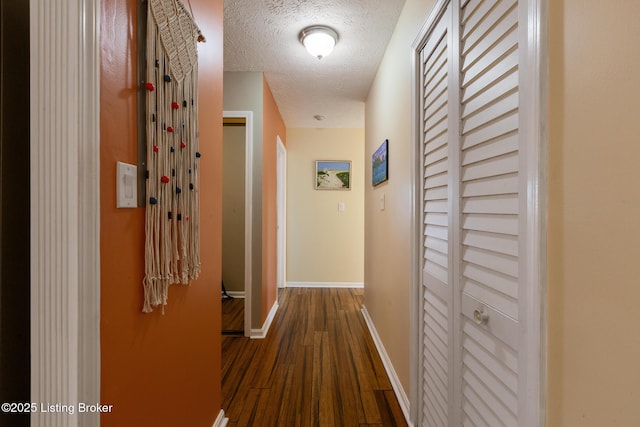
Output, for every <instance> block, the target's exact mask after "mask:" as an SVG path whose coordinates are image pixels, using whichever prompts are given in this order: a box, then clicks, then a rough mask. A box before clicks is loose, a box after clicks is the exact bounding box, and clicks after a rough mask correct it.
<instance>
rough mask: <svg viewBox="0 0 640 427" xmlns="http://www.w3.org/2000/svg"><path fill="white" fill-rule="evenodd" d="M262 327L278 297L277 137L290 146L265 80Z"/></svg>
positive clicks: (278, 111) (263, 100) (263, 88)
mask: <svg viewBox="0 0 640 427" xmlns="http://www.w3.org/2000/svg"><path fill="white" fill-rule="evenodd" d="M262 92H263V96H262V102H263V117H262V118H263V122H262V323H263V322H264V321H265V320H266V318H267V315H268V314H269V311H270V310H271V307H273V304H274V303H275V302H276V297H277V292H278V289H277V273H278V269H277V267H278V266H277V261H278V257H277V255H278V251H277V249H278V247H277V243H278V240H277V239H278V236H277V228H278V216H277V194H276V190H277V168H276V155H277V151H276V147H277V142H276V141H277V140H276V137H278V136H279V137H280V139H281V140H282V143H283V144H284V145H285V147H286V145H287V135H286V132H287V131H286V128H285V125H284V121H283V120H282V116H281V115H280V110H278V106H277V105H276V101H275V99H274V98H273V94H272V93H271V89H270V88H269V84H268V83H267V81H266V80H264V77H263V85H262Z"/></svg>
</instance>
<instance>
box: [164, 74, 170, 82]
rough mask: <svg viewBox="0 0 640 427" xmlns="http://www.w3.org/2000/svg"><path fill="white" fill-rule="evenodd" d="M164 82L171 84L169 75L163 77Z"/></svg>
mask: <svg viewBox="0 0 640 427" xmlns="http://www.w3.org/2000/svg"><path fill="white" fill-rule="evenodd" d="M164 81H165V82H167V83H171V76H170V75H169V74H165V75H164Z"/></svg>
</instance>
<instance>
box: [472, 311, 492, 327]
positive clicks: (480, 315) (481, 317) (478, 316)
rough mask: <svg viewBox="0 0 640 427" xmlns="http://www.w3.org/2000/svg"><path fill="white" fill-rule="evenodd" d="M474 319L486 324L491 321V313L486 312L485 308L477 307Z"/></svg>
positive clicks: (480, 323)
mask: <svg viewBox="0 0 640 427" xmlns="http://www.w3.org/2000/svg"><path fill="white" fill-rule="evenodd" d="M473 320H475V322H476V323H477V324H478V325H484V324H486V323H487V322H488V321H489V315H488V314H486V313H485V312H484V309H482V308H480V309H476V310H474V311H473Z"/></svg>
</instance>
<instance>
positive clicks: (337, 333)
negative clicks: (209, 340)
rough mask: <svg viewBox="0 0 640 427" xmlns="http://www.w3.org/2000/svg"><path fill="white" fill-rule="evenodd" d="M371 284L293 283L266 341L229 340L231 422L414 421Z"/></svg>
mask: <svg viewBox="0 0 640 427" xmlns="http://www.w3.org/2000/svg"><path fill="white" fill-rule="evenodd" d="M363 295H364V290H363V289H309V288H287V289H284V290H283V291H282V293H281V295H280V299H279V304H280V307H279V309H278V312H277V314H276V317H275V318H274V320H273V323H272V325H271V329H270V331H269V333H268V335H267V338H266V339H264V340H250V339H248V338H244V337H223V338H222V362H223V367H222V407H223V409H224V410H225V413H226V416H227V417H229V424H228V425H229V426H230V427H236V426H238V427H239V426H260V427H269V426H322V427H325V426H385V427H387V426H406V425H407V424H406V422H405V420H404V416H403V414H402V410H401V409H400V405H399V404H398V401H397V398H396V396H395V394H394V392H393V389H392V387H391V383H390V382H389V378H388V376H387V374H386V372H385V370H384V366H383V364H382V361H381V360H380V357H379V355H378V353H377V350H376V348H375V344H374V342H373V340H372V339H371V336H370V334H369V331H368V329H367V326H366V324H365V321H364V318H363V316H362V313H361V311H360V308H361V306H362V302H363Z"/></svg>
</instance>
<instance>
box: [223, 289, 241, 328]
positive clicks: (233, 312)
mask: <svg viewBox="0 0 640 427" xmlns="http://www.w3.org/2000/svg"><path fill="white" fill-rule="evenodd" d="M222 333H223V334H230V335H244V298H222Z"/></svg>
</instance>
